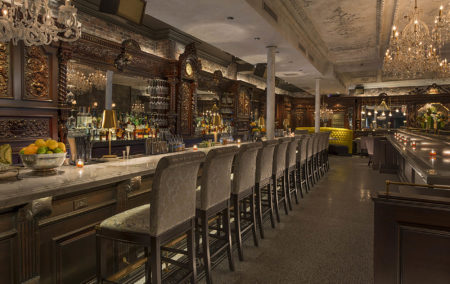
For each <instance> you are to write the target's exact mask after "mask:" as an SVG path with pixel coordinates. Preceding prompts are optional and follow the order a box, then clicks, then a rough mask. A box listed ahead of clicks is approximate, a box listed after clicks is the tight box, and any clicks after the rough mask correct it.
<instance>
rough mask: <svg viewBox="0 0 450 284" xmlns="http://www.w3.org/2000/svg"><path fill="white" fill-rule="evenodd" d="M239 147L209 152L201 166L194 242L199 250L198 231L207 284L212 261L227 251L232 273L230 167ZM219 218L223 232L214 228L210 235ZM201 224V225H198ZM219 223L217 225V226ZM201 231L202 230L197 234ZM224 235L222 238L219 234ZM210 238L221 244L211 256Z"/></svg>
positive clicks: (209, 280)
mask: <svg viewBox="0 0 450 284" xmlns="http://www.w3.org/2000/svg"><path fill="white" fill-rule="evenodd" d="M237 151H238V147H236V146H233V147H225V148H218V149H212V150H211V151H209V152H208V155H207V156H206V161H205V162H204V163H203V166H202V176H201V188H200V190H197V214H196V217H197V218H196V231H197V232H196V233H197V234H196V236H197V237H196V240H197V242H196V243H197V248H199V247H200V246H199V243H200V242H199V240H200V231H201V239H202V249H203V252H202V257H203V263H204V268H205V274H206V282H207V283H212V279H211V258H213V257H214V256H215V255H217V254H218V253H220V252H222V251H223V250H225V249H226V250H227V254H228V264H229V267H230V270H231V271H234V262H233V255H232V239H231V229H230V194H231V180H230V177H231V166H232V164H233V159H234V155H235V154H236V153H237ZM218 215H220V216H221V217H222V219H223V220H222V226H223V228H220V227H216V228H212V229H215V230H216V231H217V232H218V233H217V234H214V235H212V234H210V232H209V231H210V225H209V220H210V219H211V218H213V217H218ZM200 222H201V225H200ZM219 223H220V222H219ZM200 229H201V230H200ZM222 232H223V233H224V235H223V236H222V235H221V233H222ZM210 237H213V238H215V239H218V240H219V241H222V242H223V245H221V246H220V247H219V248H218V249H216V251H215V252H214V253H212V254H211V252H210V247H209V238H210Z"/></svg>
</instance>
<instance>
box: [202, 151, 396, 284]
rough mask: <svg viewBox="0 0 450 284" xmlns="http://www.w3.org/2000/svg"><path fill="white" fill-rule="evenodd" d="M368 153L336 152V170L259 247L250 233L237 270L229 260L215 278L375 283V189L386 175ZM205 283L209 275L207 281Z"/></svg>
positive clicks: (226, 280) (333, 167)
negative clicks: (372, 165) (370, 163)
mask: <svg viewBox="0 0 450 284" xmlns="http://www.w3.org/2000/svg"><path fill="white" fill-rule="evenodd" d="M367 162H368V158H367V157H359V156H354V157H336V156H332V157H331V161H330V166H331V169H330V171H329V172H328V173H327V174H326V175H325V176H324V177H323V178H322V179H321V180H320V181H319V183H318V184H317V185H316V186H314V188H313V189H312V191H310V192H309V193H308V194H306V195H305V198H304V199H301V200H300V204H299V205H296V206H294V210H293V211H291V212H290V213H289V215H288V216H285V215H281V217H282V219H281V223H280V224H278V226H277V228H276V229H271V228H270V224H269V223H266V224H265V228H266V238H265V239H264V240H261V242H260V247H258V248H255V247H254V246H253V241H252V239H251V238H249V239H248V240H247V241H246V243H245V247H244V258H245V260H244V261H243V262H239V260H238V258H237V255H235V262H236V263H235V264H236V271H235V272H230V271H229V270H228V263H227V261H226V260H225V261H223V262H222V263H220V264H219V265H218V266H217V267H216V268H215V269H214V270H213V277H214V278H213V281H214V283H216V284H217V283H373V204H372V201H371V199H370V197H371V195H372V194H375V193H376V192H377V191H380V190H383V189H384V181H385V180H386V179H390V180H397V177H396V176H395V175H388V174H380V173H378V172H377V171H374V170H372V169H370V168H369V167H368V166H367ZM202 283H204V281H202Z"/></svg>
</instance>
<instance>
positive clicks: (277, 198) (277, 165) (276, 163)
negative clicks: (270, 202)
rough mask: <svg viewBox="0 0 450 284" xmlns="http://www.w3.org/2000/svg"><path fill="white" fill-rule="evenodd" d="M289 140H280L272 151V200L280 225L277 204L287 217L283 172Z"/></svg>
mask: <svg viewBox="0 0 450 284" xmlns="http://www.w3.org/2000/svg"><path fill="white" fill-rule="evenodd" d="M290 141H291V138H280V139H278V144H276V145H275V149H274V151H273V168H272V182H273V199H274V207H275V214H276V216H277V221H278V223H280V208H279V204H280V203H283V205H284V212H285V213H286V215H288V205H287V191H286V185H285V177H284V174H285V170H286V150H287V146H288V143H289V142H290ZM278 181H280V183H281V188H280V189H281V190H278Z"/></svg>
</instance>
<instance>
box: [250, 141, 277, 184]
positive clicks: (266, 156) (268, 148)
mask: <svg viewBox="0 0 450 284" xmlns="http://www.w3.org/2000/svg"><path fill="white" fill-rule="evenodd" d="M262 143H263V147H262V148H260V149H259V150H258V156H257V157H256V178H255V183H261V182H263V181H265V180H267V179H270V178H271V177H272V168H273V152H274V151H275V145H276V144H278V141H277V140H268V141H263V142H262Z"/></svg>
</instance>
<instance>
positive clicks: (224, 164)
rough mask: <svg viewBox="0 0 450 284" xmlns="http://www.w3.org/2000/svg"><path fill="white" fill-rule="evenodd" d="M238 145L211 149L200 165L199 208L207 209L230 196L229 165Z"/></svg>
mask: <svg viewBox="0 0 450 284" xmlns="http://www.w3.org/2000/svg"><path fill="white" fill-rule="evenodd" d="M238 150H239V149H238V147H236V146H231V147H224V148H217V149H212V150H210V151H209V152H208V155H207V156H206V161H205V163H204V164H203V167H202V177H201V191H200V192H201V193H200V195H201V198H200V209H202V210H207V209H209V208H211V207H213V206H214V205H217V204H219V203H221V202H223V201H225V200H227V199H229V198H230V193H231V166H232V165H233V158H234V156H235V155H236V153H237V152H238Z"/></svg>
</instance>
